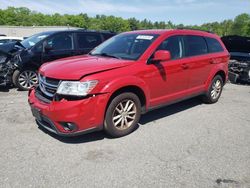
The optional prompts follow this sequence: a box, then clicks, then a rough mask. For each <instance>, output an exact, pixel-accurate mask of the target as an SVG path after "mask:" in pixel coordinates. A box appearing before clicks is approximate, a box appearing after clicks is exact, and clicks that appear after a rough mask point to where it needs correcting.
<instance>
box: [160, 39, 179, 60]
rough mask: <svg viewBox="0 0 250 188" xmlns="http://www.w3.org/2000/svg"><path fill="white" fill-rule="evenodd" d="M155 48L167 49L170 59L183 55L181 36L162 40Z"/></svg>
mask: <svg viewBox="0 0 250 188" xmlns="http://www.w3.org/2000/svg"><path fill="white" fill-rule="evenodd" d="M157 50H168V51H169V52H170V54H171V59H180V58H182V57H183V45H182V37H181V36H173V37H169V38H168V39H166V40H165V41H163V42H162V43H161V44H160V46H159V47H158V48H157Z"/></svg>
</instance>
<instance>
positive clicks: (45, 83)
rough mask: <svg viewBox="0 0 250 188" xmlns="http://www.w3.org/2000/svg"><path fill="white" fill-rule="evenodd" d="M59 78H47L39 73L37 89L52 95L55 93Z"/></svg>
mask: <svg viewBox="0 0 250 188" xmlns="http://www.w3.org/2000/svg"><path fill="white" fill-rule="evenodd" d="M59 83H60V80H57V79H53V78H48V77H45V76H42V75H41V74H39V89H40V90H41V91H42V92H43V94H45V95H46V96H48V97H53V96H54V95H55V94H56V90H57V87H58V85H59Z"/></svg>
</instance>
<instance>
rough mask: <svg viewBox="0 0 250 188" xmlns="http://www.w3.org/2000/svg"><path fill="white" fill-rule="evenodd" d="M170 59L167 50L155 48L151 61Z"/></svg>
mask: <svg viewBox="0 0 250 188" xmlns="http://www.w3.org/2000/svg"><path fill="white" fill-rule="evenodd" d="M170 59H171V54H170V52H169V51H167V50H157V51H156V52H155V54H154V57H153V59H152V61H168V60H170Z"/></svg>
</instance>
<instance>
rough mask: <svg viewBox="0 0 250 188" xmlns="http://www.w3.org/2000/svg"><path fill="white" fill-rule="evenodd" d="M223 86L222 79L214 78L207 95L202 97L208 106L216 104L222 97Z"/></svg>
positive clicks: (219, 77) (217, 76)
mask: <svg viewBox="0 0 250 188" xmlns="http://www.w3.org/2000/svg"><path fill="white" fill-rule="evenodd" d="M223 85H224V83H223V80H222V77H221V76H220V75H216V76H215V77H214V78H213V80H212V82H211V84H210V87H209V89H208V91H207V93H206V94H205V95H204V96H203V97H202V100H203V102H205V103H208V104H213V103H216V102H217V101H218V100H219V98H220V96H221V93H222V89H223Z"/></svg>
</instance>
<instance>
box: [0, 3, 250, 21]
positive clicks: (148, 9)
mask: <svg viewBox="0 0 250 188" xmlns="http://www.w3.org/2000/svg"><path fill="white" fill-rule="evenodd" d="M8 6H14V7H27V8H29V9H31V10H34V11H38V12H42V13H46V14H54V13H60V14H79V13H87V14H88V15H89V16H95V15H96V14H104V15H114V16H119V17H123V18H131V17H135V18H137V19H139V20H143V19H144V18H146V19H148V20H151V21H169V20H170V21H172V22H173V23H174V24H181V23H182V24H185V25H195V24H196V25H200V24H203V23H208V22H214V21H223V20H225V19H233V18H234V17H235V16H237V15H239V14H241V13H248V14H250V0H210V1H209V0H207V1H206V0H151V1H150V0H1V3H0V9H5V8H7V7H8ZM0 16H1V15H0Z"/></svg>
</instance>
